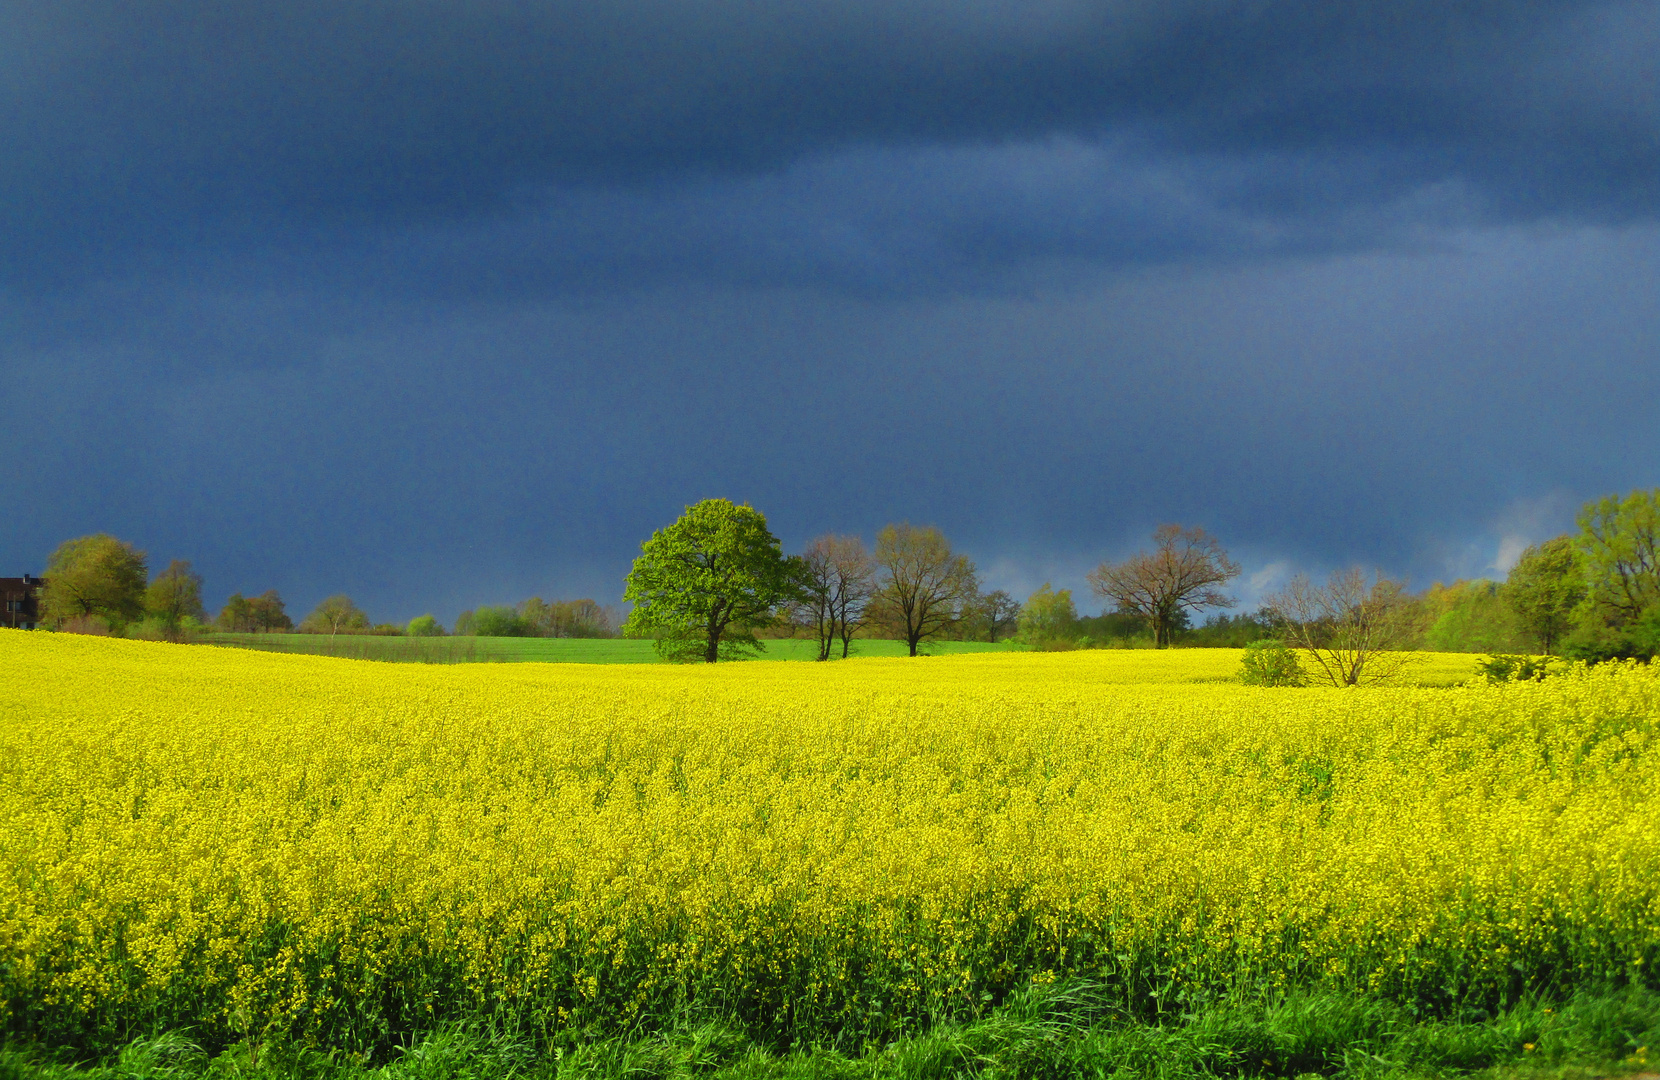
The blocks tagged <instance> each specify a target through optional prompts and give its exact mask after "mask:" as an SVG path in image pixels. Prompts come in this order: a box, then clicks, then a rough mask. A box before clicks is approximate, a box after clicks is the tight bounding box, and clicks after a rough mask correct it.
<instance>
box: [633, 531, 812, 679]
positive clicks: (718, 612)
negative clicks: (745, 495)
mask: <svg viewBox="0 0 1660 1080" xmlns="http://www.w3.org/2000/svg"><path fill="white" fill-rule="evenodd" d="M800 578H801V575H800V573H799V571H798V568H797V565H796V563H795V561H794V560H790V559H786V558H785V557H784V551H783V547H782V546H781V545H780V544H779V542H778V538H777V537H775V536H773V535H772V532H771V531H770V530H768V528H767V519H766V516H765V515H763V514H762V513H761V512H760V511H759V510H756V509H754V508H753V507H750V506H739V505H736V504H734V503H733V502H731V501H730V500H727V499H704V500H703V501H702V502H700V503H697V504H696V505H694V506H688V507H687V508H686V512H685V513H684V514H682V515H680V520H678V521H676V522H675V523H674V524H672V525H669V526H667V527H665V528H662V529H658V530H657V531H656V532H654V533H652V534H651V539H649V540H647V541H646V542H645V543H644V544H641V545H640V555H639V557H638V558H637V559H635V560H634V568H633V569H632V570H630V571H629V572H628V587H627V589H626V590H625V591H624V593H623V599H625V600H628V601H630V602H631V603H633V605H634V610H633V612H632V613H630V615H629V616H628V622H627V623H626V624H624V626H623V633H625V634H627V635H628V636H630V637H650V638H655V639H656V641H657V651H658V654H659V655H661V656H664V657H666V658H669V659H673V660H682V661H689V660H702V661H705V662H707V663H711V664H712V663H714V662H715V661H717V660H723V659H733V658H737V657H741V656H743V655H745V654H746V653H749V652H752V651H754V650H758V649H760V648H762V645H761V643H760V642H759V641H758V640H757V639H756V637H755V634H754V633H753V631H754V630H755V629H756V628H757V627H761V626H765V625H767V624H768V623H770V622H771V621H772V620H773V617H774V610H775V609H776V608H777V606H778V605H779V604H780V603H783V602H784V601H786V600H790V599H794V598H797V597H798V596H800V594H801V589H802V586H801V580H800Z"/></svg>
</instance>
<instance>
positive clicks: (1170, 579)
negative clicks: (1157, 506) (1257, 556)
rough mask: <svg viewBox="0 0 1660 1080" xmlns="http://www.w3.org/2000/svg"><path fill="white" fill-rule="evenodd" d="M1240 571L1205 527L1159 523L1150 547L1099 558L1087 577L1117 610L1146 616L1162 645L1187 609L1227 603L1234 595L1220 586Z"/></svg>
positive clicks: (1098, 594) (1167, 640) (1222, 605)
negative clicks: (1110, 559)
mask: <svg viewBox="0 0 1660 1080" xmlns="http://www.w3.org/2000/svg"><path fill="white" fill-rule="evenodd" d="M1238 576H1239V564H1238V563H1236V562H1234V561H1233V560H1232V559H1229V558H1228V553H1227V552H1226V551H1224V550H1222V545H1221V544H1219V543H1217V541H1216V538H1215V537H1213V536H1211V535H1210V534H1209V533H1207V532H1205V530H1203V529H1201V528H1198V527H1194V528H1191V529H1184V528H1182V527H1181V526H1180V525H1160V526H1159V527H1158V529H1157V530H1155V531H1154V533H1153V550H1152V551H1143V552H1140V553H1138V554H1136V555H1134V556H1132V557H1130V558H1128V559H1125V560H1124V561H1123V562H1120V563H1102V564H1101V565H1100V566H1098V567H1096V568H1095V569H1094V570H1092V571H1090V574H1089V583H1090V586H1091V587H1092V588H1093V589H1094V590H1095V593H1096V595H1097V596H1102V597H1105V598H1106V599H1108V600H1112V601H1114V602H1115V603H1116V604H1117V605H1118V610H1119V611H1122V612H1125V613H1127V614H1132V615H1139V616H1140V617H1141V618H1143V619H1145V620H1146V621H1147V625H1148V626H1150V627H1151V628H1152V630H1153V643H1154V644H1155V645H1157V646H1158V647H1159V648H1161V649H1162V648H1164V647H1165V646H1167V645H1169V644H1170V639H1171V637H1172V636H1173V634H1174V631H1175V630H1176V628H1177V627H1178V626H1180V625H1181V622H1182V617H1183V616H1184V615H1186V614H1187V613H1188V612H1192V611H1198V610H1199V609H1201V608H1207V607H1229V606H1231V605H1232V604H1233V598H1232V597H1230V596H1228V595H1227V594H1226V593H1224V592H1222V589H1221V586H1223V585H1225V584H1227V583H1228V582H1229V581H1232V580H1233V579H1234V578H1236V577H1238Z"/></svg>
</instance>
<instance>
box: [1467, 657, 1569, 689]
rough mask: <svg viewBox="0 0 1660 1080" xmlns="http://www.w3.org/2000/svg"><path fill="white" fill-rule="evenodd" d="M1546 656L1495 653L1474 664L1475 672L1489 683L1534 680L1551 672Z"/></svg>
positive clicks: (1549, 659) (1548, 659)
mask: <svg viewBox="0 0 1660 1080" xmlns="http://www.w3.org/2000/svg"><path fill="white" fill-rule="evenodd" d="M1550 662H1551V658H1550V657H1548V656H1511V655H1509V654H1507V653H1497V654H1495V655H1493V656H1490V657H1488V658H1487V659H1486V660H1483V661H1481V662H1479V663H1477V664H1476V674H1478V675H1485V676H1486V677H1487V681H1488V682H1490V683H1503V682H1534V681H1536V680H1538V679H1543V678H1544V677H1545V676H1547V675H1550V674H1551V669H1550Z"/></svg>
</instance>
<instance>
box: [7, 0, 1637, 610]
mask: <svg viewBox="0 0 1660 1080" xmlns="http://www.w3.org/2000/svg"><path fill="white" fill-rule="evenodd" d="M0 19H3V20H4V24H5V25H4V29H5V30H6V33H4V34H0V146H4V147H5V148H6V150H5V153H4V155H3V156H0V378H3V379H4V380H5V383H6V386H7V388H8V393H13V394H15V395H16V396H15V397H13V398H11V399H10V400H22V401H27V402H28V403H29V406H28V408H27V409H26V410H23V412H22V414H21V415H20V416H15V418H14V422H13V426H12V427H11V428H9V429H8V430H10V431H11V432H13V433H14V435H15V438H13V439H12V440H11V441H10V442H8V443H7V444H6V445H5V446H4V447H0V499H3V500H4V501H5V503H6V505H23V506H29V507H31V508H32V511H31V513H30V514H28V515H26V516H24V517H23V518H21V519H9V520H8V525H7V526H6V528H7V530H8V531H6V532H3V533H0V572H16V571H18V570H25V569H27V570H38V569H39V567H40V565H41V562H42V561H43V559H44V556H45V553H46V552H47V551H49V550H50V548H51V546H52V545H53V544H54V543H56V542H57V541H58V540H60V539H63V538H64V537H66V536H71V535H76V534H78V533H81V532H87V531H91V530H93V529H108V530H110V531H114V532H116V533H118V534H121V535H125V536H130V537H131V538H133V539H135V540H136V541H138V542H140V543H142V544H144V545H145V546H147V547H149V548H150V549H151V551H152V554H153V555H154V556H155V557H156V558H158V559H165V558H169V557H174V556H186V557H191V558H194V559H195V560H196V561H197V563H198V564H199V565H200V566H201V567H202V569H203V570H204V571H205V572H206V573H207V576H208V584H209V592H210V595H212V596H214V597H215V598H218V597H222V596H223V595H224V594H225V593H227V592H229V591H231V590H232V589H241V590H244V591H246V590H256V591H257V590H261V589H264V588H267V587H271V586H273V585H275V586H277V587H279V588H281V589H283V590H284V591H285V593H286V594H288V595H289V596H290V599H291V600H293V601H294V602H295V603H296V604H297V605H299V606H308V605H309V604H310V603H311V602H314V601H315V600H316V599H318V598H320V597H321V596H322V595H324V594H325V593H328V592H333V591H339V590H345V591H348V592H351V593H352V594H353V595H354V596H357V597H358V598H359V599H360V600H362V601H364V602H365V603H366V604H368V605H369V607H370V609H371V612H372V613H374V614H376V615H377V616H379V617H388V618H389V617H399V618H405V617H408V616H410V615H413V614H416V613H418V612H419V611H420V610H423V609H425V608H428V607H431V608H434V609H436V610H438V611H439V613H440V614H441V615H443V616H444V617H446V618H448V617H450V616H451V615H453V614H454V612H455V611H456V610H458V609H459V608H461V607H463V606H469V605H471V604H476V603H479V602H490V601H503V600H512V599H516V598H517V597H518V596H521V595H523V594H525V593H528V592H531V591H540V592H543V593H544V594H546V593H556V594H572V593H578V592H586V593H593V594H596V595H598V596H599V598H600V599H602V600H611V599H615V597H616V595H617V593H618V592H620V578H621V574H622V572H623V571H624V570H625V569H626V566H627V562H628V558H629V556H630V554H631V552H632V550H634V546H635V545H636V544H637V543H638V541H639V539H640V538H641V537H642V536H643V535H644V534H645V533H646V532H648V531H649V530H650V529H651V528H654V527H656V526H658V525H661V524H663V523H664V522H665V521H666V520H668V519H669V518H671V517H672V516H673V514H674V513H675V512H677V511H678V508H679V507H680V506H681V505H683V504H684V503H686V502H689V501H691V500H693V499H696V498H699V497H703V496H706V495H711V494H722V495H727V496H730V497H734V498H739V499H749V500H751V501H753V502H755V503H756V504H757V505H759V506H761V507H762V509H764V510H766V511H767V512H768V513H769V514H770V515H772V517H773V520H774V523H775V524H776V525H777V527H778V528H779V530H780V531H781V532H782V533H783V534H784V535H785V537H786V539H788V540H789V541H790V542H791V543H792V544H793V543H798V542H800V541H801V540H804V539H805V538H806V537H808V536H810V535H812V534H814V533H816V532H820V531H823V530H825V529H840V530H852V531H862V532H865V533H866V534H867V535H868V534H869V533H871V532H872V531H874V529H876V528H877V527H879V526H880V525H881V524H882V523H883V522H885V521H887V520H889V519H894V518H910V519H912V520H916V521H931V522H936V523H938V524H940V525H942V526H944V527H945V528H946V529H947V530H948V532H949V533H950V534H951V535H952V536H954V537H956V538H957V539H958V540H959V541H960V542H962V543H964V544H965V545H968V546H969V547H970V549H971V551H972V552H973V553H975V554H976V555H977V557H979V558H980V559H981V561H982V563H983V564H984V565H986V566H987V567H988V568H992V567H995V568H996V569H995V571H994V580H993V582H992V583H993V584H1006V585H1008V586H1009V587H1011V588H1015V589H1017V590H1018V589H1022V588H1028V587H1034V586H1035V585H1037V584H1040V583H1041V582H1042V580H1044V579H1045V578H1047V577H1052V578H1054V579H1055V580H1056V583H1057V584H1071V585H1073V586H1078V585H1081V572H1082V569H1083V568H1084V567H1086V566H1087V565H1088V564H1089V563H1090V562H1092V561H1093V560H1094V559H1097V558H1100V557H1103V556H1105V555H1110V554H1116V553H1122V552H1123V551H1125V550H1127V549H1128V548H1129V547H1131V546H1133V544H1134V543H1135V542H1136V540H1137V538H1138V537H1139V536H1141V535H1143V534H1144V532H1145V531H1146V530H1147V529H1149V528H1151V527H1152V525H1154V524H1156V523H1158V522H1159V521H1161V520H1171V519H1174V520H1181V521H1186V522H1201V523H1204V524H1206V525H1207V527H1210V528H1212V529H1214V530H1215V531H1217V532H1218V533H1220V534H1221V535H1222V536H1223V537H1224V539H1225V540H1227V541H1228V542H1229V543H1230V545H1232V546H1233V547H1234V548H1235V550H1236V552H1237V553H1240V554H1242V555H1244V556H1246V557H1247V559H1248V560H1249V561H1250V564H1251V565H1252V566H1253V567H1256V568H1259V569H1260V568H1262V567H1268V566H1272V565H1277V564H1280V563H1285V564H1287V565H1291V564H1295V565H1302V566H1309V567H1318V566H1329V565H1336V564H1341V563H1346V562H1348V561H1350V560H1360V561H1365V562H1370V563H1377V564H1380V565H1382V566H1384V567H1385V568H1386V569H1391V570H1394V571H1398V572H1411V573H1413V574H1414V575H1415V576H1416V577H1417V578H1419V579H1420V583H1424V581H1423V579H1426V578H1428V577H1430V576H1433V575H1438V574H1442V573H1452V572H1457V573H1476V572H1482V571H1484V570H1487V569H1488V568H1489V567H1488V565H1487V563H1488V561H1489V560H1490V559H1491V558H1493V557H1495V555H1494V553H1495V552H1496V551H1497V550H1499V549H1501V548H1504V549H1505V550H1508V548H1505V545H1507V544H1508V545H1509V546H1510V547H1512V548H1513V547H1514V545H1515V543H1516V542H1519V539H1527V538H1530V537H1532V538H1536V537H1534V536H1533V534H1535V533H1540V534H1542V533H1544V532H1548V531H1549V530H1552V529H1555V528H1560V527H1562V526H1564V525H1565V524H1567V521H1566V518H1567V512H1568V511H1569V510H1571V508H1572V506H1573V505H1575V502H1576V500H1579V499H1582V498H1585V497H1588V496H1591V495H1595V494H1599V493H1602V492H1604V491H1608V490H1616V489H1623V488H1628V487H1631V486H1636V485H1639V484H1641V485H1652V484H1654V483H1660V471H1657V466H1656V462H1657V461H1660V442H1657V441H1656V440H1657V439H1660V426H1657V425H1655V424H1653V422H1652V417H1653V416H1654V415H1655V414H1656V412H1657V411H1660V383H1657V381H1656V380H1657V378H1660V354H1657V346H1656V342H1660V230H1657V227H1656V224H1655V218H1656V211H1657V210H1660V95H1657V94H1655V93H1654V87H1655V85H1657V84H1660V72H1657V71H1656V57H1657V56H1660V8H1657V7H1656V6H1655V5H1654V4H1653V3H1651V2H1640V3H1565V2H1564V3H1521V2H1513V3H1455V4H1447V3H1439V4H1436V3H1397V4H1382V3H1378V4H1372V3H1356V4H1330V3H1312V2H1310V3H1275V2H1262V0H1259V2H1235V3H1202V4H1201V3H1082V2H1058V0H1056V2H1040V3H1024V4H1015V3H1000V2H991V0H982V2H970V3H944V2H933V3H923V2H913V3H875V2H870V3H862V2H845V0H837V2H828V0H826V2H822V3H775V4H763V3H749V2H746V3H738V2H706V3H691V2H685V0H678V2H671V0H632V2H618V3H613V4H579V3H542V4H533V3H488V2H481V3H469V4H461V3H414V2H403V3H332V4H322V3H308V2H290V3H282V4H257V3H247V4H218V3H207V2H175V3H162V4H152V5H148V6H137V7H135V6H133V5H118V4H114V3H85V2H81V3H77V2H60V3H44V2H40V3H17V4H13V5H11V6H9V7H7V8H5V9H4V11H3V12H0ZM1541 507H1545V508H1547V509H1543V510H1541V509H1539V508H1541ZM1086 606H1087V605H1086Z"/></svg>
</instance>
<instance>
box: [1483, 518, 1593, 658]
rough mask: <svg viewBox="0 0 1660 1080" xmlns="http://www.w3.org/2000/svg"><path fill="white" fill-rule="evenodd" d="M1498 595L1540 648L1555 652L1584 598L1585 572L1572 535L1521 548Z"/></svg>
mask: <svg viewBox="0 0 1660 1080" xmlns="http://www.w3.org/2000/svg"><path fill="white" fill-rule="evenodd" d="M1499 595H1500V596H1501V597H1502V598H1503V600H1504V602H1505V604H1506V606H1508V607H1509V608H1510V610H1511V612H1512V614H1513V615H1514V616H1515V619H1516V623H1517V625H1518V627H1519V628H1520V629H1521V631H1522V633H1524V634H1526V635H1527V636H1528V637H1529V638H1530V639H1531V640H1532V642H1533V644H1534V645H1535V646H1536V647H1537V648H1538V650H1539V651H1540V652H1543V653H1553V652H1555V651H1556V649H1557V646H1558V645H1560V644H1561V642H1562V639H1563V638H1564V637H1566V636H1567V634H1568V632H1569V631H1570V630H1571V629H1572V628H1573V616H1574V609H1575V608H1576V607H1578V606H1579V604H1580V603H1581V602H1583V601H1584V599H1585V575H1584V573H1583V571H1582V570H1581V568H1580V566H1579V560H1578V558H1577V557H1576V556H1575V554H1574V542H1573V538H1572V537H1570V536H1558V537H1557V538H1556V539H1554V540H1546V541H1545V542H1544V543H1543V544H1535V545H1534V546H1532V547H1530V548H1528V549H1527V550H1526V551H1524V552H1522V557H1521V559H1519V560H1518V561H1517V563H1516V565H1515V566H1513V567H1512V568H1511V570H1510V576H1509V577H1508V578H1506V579H1505V582H1504V587H1503V588H1502V589H1501V590H1500V592H1499Z"/></svg>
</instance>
